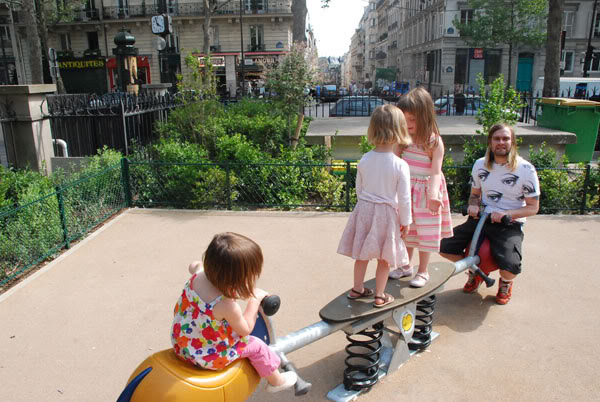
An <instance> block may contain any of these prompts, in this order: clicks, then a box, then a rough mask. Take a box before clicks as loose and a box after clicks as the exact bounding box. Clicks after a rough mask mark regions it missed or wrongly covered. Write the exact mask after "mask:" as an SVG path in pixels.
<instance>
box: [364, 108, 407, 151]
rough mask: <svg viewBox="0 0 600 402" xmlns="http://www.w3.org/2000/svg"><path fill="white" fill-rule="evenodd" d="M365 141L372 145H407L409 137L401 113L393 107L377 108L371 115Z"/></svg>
mask: <svg viewBox="0 0 600 402" xmlns="http://www.w3.org/2000/svg"><path fill="white" fill-rule="evenodd" d="M367 139H368V140H369V143H371V144H373V145H386V144H400V145H401V146H406V145H409V144H410V143H411V140H410V135H409V134H408V129H407V128H406V119H405V118H404V114H403V113H402V111H401V110H400V109H398V108H397V107H396V106H394V105H381V106H377V108H376V109H375V110H374V111H373V114H372V115H371V121H370V122H369V129H368V130H367Z"/></svg>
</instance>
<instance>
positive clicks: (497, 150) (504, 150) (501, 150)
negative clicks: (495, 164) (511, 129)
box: [492, 147, 510, 156]
mask: <svg viewBox="0 0 600 402" xmlns="http://www.w3.org/2000/svg"><path fill="white" fill-rule="evenodd" d="M492 152H493V154H494V156H508V154H509V153H510V147H508V148H498V147H496V148H495V149H494V150H493V151H492Z"/></svg>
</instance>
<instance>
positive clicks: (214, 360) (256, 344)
mask: <svg viewBox="0 0 600 402" xmlns="http://www.w3.org/2000/svg"><path fill="white" fill-rule="evenodd" d="M262 264H263V256H262V251H261V249H260V247H259V245H258V244H256V243H255V242H254V241H252V240H250V239H249V238H247V237H245V236H242V235H239V234H236V233H231V232H227V233H220V234H217V235H215V237H214V238H213V240H212V241H211V243H210V244H209V246H208V248H207V249H206V252H205V253H204V261H203V265H204V269H203V270H202V269H201V266H202V263H201V262H200V261H195V262H193V263H191V264H190V267H189V270H190V274H192V277H191V279H190V280H189V281H188V282H187V283H186V284H185V287H184V288H183V293H182V294H181V297H180V298H179V300H178V301H177V304H176V305H175V311H174V314H175V317H174V319H173V326H172V330H171V342H172V344H173V349H174V350H175V354H176V355H177V356H178V357H179V358H181V359H183V360H186V361H188V362H190V363H192V364H194V365H196V366H198V367H201V368H204V369H209V370H221V369H223V368H225V367H227V366H228V365H229V364H231V363H233V362H234V361H236V360H237V359H240V358H248V359H249V360H250V363H251V364H252V366H253V367H254V368H255V369H256V371H257V372H258V374H259V375H260V376H261V377H264V378H266V380H267V382H268V385H267V391H269V392H278V391H282V390H284V389H286V388H290V387H292V386H293V385H294V384H295V383H296V379H297V376H296V373H294V372H291V371H290V372H284V373H280V372H279V370H278V368H279V364H280V363H281V361H280V359H279V357H278V356H277V354H275V353H274V352H273V351H272V350H271V349H270V348H269V347H268V346H267V345H266V344H265V343H264V342H263V341H262V340H261V339H259V338H256V337H254V336H252V335H250V333H251V332H252V330H253V328H254V324H255V323H256V318H257V314H258V308H259V306H260V302H261V300H262V299H263V298H264V297H265V296H266V295H267V293H266V292H265V291H264V290H261V289H258V288H255V287H254V284H255V283H256V280H257V279H258V277H259V276H260V273H261V270H262ZM236 299H245V300H247V306H246V309H245V311H242V309H241V307H240V306H239V305H238V304H237V302H236Z"/></svg>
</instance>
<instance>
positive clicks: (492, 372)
mask: <svg viewBox="0 0 600 402" xmlns="http://www.w3.org/2000/svg"><path fill="white" fill-rule="evenodd" d="M347 216H348V214H347V213H312V212H310V213H309V212H305V213H302V212H270V213H269V212H267V213H260V212H256V213H251V212H246V213H244V212H206V211H178V210H173V211H166V210H140V209H132V210H129V211H126V212H124V213H123V214H122V215H120V216H119V217H117V218H116V219H114V220H112V221H111V222H109V223H108V224H107V225H105V226H104V227H103V228H102V229H100V230H99V231H97V232H95V233H94V234H93V235H92V236H90V237H88V238H87V239H86V240H84V241H82V242H80V243H79V244H77V245H75V246H74V247H73V248H72V249H71V250H70V251H68V252H67V253H65V254H64V255H63V256H61V257H60V258H59V259H57V260H55V261H54V262H53V263H51V264H49V265H48V266H46V267H44V268H43V269H42V270H41V271H40V272H39V273H38V274H34V275H32V276H30V277H29V278H28V279H26V280H25V281H24V282H22V283H21V284H19V285H17V286H16V287H15V288H13V289H12V290H10V291H8V292H7V293H5V294H4V295H0V322H2V326H1V328H0V376H2V387H0V400H1V401H10V402H19V401H44V402H53V401H61V402H64V401H78V402H83V401H93V402H97V401H111V402H112V401H115V399H116V398H117V396H118V395H119V393H120V392H121V390H122V389H123V387H124V386H125V384H126V382H127V379H128V377H129V375H130V374H131V372H132V371H133V370H134V369H135V368H136V367H137V365H138V364H139V363H141V362H142V360H143V359H144V358H145V357H147V356H148V355H149V354H152V353H154V352H157V351H159V350H162V349H166V348H169V347H170V339H169V330H170V324H171V318H172V311H173V306H174V303H175V302H176V300H177V298H178V296H179V294H180V292H181V288H182V286H183V284H184V282H185V281H186V280H187V279H188V272H187V265H188V263H189V262H190V261H192V260H193V259H198V258H200V257H201V255H202V252H203V251H204V248H205V247H206V245H207V244H208V242H209V240H210V239H211V238H212V236H213V235H214V234H215V233H217V232H221V231H227V230H229V231H235V232H239V233H243V234H245V235H248V236H249V237H251V238H253V239H255V240H256V241H257V242H258V243H259V244H260V245H261V247H262V249H263V253H264V255H265V266H264V270H263V276H262V277H261V279H260V281H259V286H260V287H262V288H264V289H267V290H269V291H271V292H273V293H277V294H279V295H280V296H281V299H282V305H281V309H280V311H279V313H278V314H277V315H275V316H274V323H275V326H276V328H275V329H276V331H277V335H278V336H280V337H281V336H283V335H285V334H287V333H289V332H291V331H295V330H298V329H300V328H303V327H305V326H307V325H310V324H313V323H315V322H318V321H319V316H318V311H319V309H320V308H321V307H323V306H324V305H325V304H326V303H327V302H329V301H330V300H331V299H332V298H333V297H335V296H337V295H338V294H339V293H341V292H342V291H344V290H346V289H348V288H349V287H350V285H351V282H352V261H351V260H350V259H349V258H347V257H343V256H340V255H338V254H336V253H335V250H336V247H337V242H338V240H339V237H340V235H341V233H342V230H343V228H344V226H345V224H346V220H347ZM453 218H454V220H455V221H454V223H455V224H457V223H460V222H462V220H463V219H464V218H463V217H461V216H457V215H454V216H453ZM525 232H526V238H525V245H524V263H525V266H524V272H523V274H522V275H521V276H520V277H519V278H518V279H517V280H516V284H515V287H514V293H513V300H512V301H511V302H510V303H509V304H508V305H506V306H498V305H496V304H495V303H494V295H495V292H496V287H494V288H491V289H483V288H482V289H480V290H479V293H476V294H471V295H465V294H463V293H462V291H461V288H462V285H463V283H464V281H465V278H466V276H465V275H463V274H460V275H458V276H457V277H453V278H451V279H450V280H449V281H448V282H447V283H446V286H445V289H444V290H442V291H441V293H440V294H439V296H438V301H437V305H436V310H435V316H434V317H435V319H434V331H436V332H438V333H440V336H439V338H437V339H436V340H435V341H434V342H433V344H432V345H431V346H430V348H429V349H428V350H427V351H425V352H424V353H421V354H418V355H416V356H413V357H412V358H411V359H410V360H409V361H408V362H407V363H406V364H405V365H404V366H403V367H401V368H400V369H399V370H398V371H397V372H395V373H393V374H391V375H389V376H387V377H385V378H384V379H383V380H382V381H381V383H379V384H377V385H376V386H375V387H374V388H373V389H372V390H371V392H369V393H367V394H364V395H363V396H360V397H359V398H358V401H373V402H381V401H397V400H408V401H416V400H423V401H432V400H444V401H479V400H482V399H486V400H492V401H514V400H523V401H532V400H538V401H552V400H556V401H561V400H573V401H586V400H590V401H591V400H595V399H596V398H597V395H598V381H597V368H598V361H599V360H600V346H599V344H598V342H597V334H598V333H600V321H599V320H597V319H595V317H596V316H597V314H595V313H594V312H593V311H594V309H595V308H596V306H597V305H599V304H600V292H598V285H599V284H600V263H599V262H598V256H597V252H596V250H597V245H598V241H599V240H600V239H599V237H598V233H600V216H586V217H579V216H536V217H533V218H530V219H529V220H528V223H527V224H526V227H525ZM433 260H434V261H440V260H441V259H440V258H439V256H437V255H436V256H433ZM374 272H375V267H374V265H373V263H371V265H370V267H369V271H368V276H369V277H373V276H374ZM345 346H346V340H345V337H344V335H343V333H340V332H338V333H335V334H333V335H331V336H329V337H326V338H324V339H321V340H319V341H317V342H315V343H313V344H311V345H308V346H306V347H304V348H302V349H300V350H298V351H296V352H293V353H291V354H290V355H288V357H289V358H290V360H291V361H293V362H294V363H295V364H296V366H297V367H298V369H299V372H300V374H301V375H302V377H304V378H305V379H306V380H307V381H310V382H312V383H313V388H312V391H311V392H310V393H309V394H308V395H307V396H304V397H302V399H297V398H295V397H294V396H293V395H292V394H291V393H280V394H276V395H270V394H266V393H265V392H264V391H260V390H259V391H257V392H256V393H255V394H254V395H253V396H252V397H251V398H250V400H251V401H255V402H258V401H260V402H263V401H264V402H271V401H272V402H275V401H290V402H291V401H323V400H325V395H326V393H327V392H328V391H329V390H330V389H331V388H333V387H334V386H336V385H337V384H339V383H340V382H341V380H342V371H343V369H344V363H343V360H344V358H345V353H344V347H345Z"/></svg>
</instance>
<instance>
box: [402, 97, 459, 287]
mask: <svg viewBox="0 0 600 402" xmlns="http://www.w3.org/2000/svg"><path fill="white" fill-rule="evenodd" d="M397 106H398V107H399V108H400V109H401V110H402V112H403V113H404V116H405V118H406V123H407V125H408V133H409V134H410V136H411V139H412V144H411V145H408V146H404V147H402V146H396V148H395V150H394V152H395V153H396V154H397V155H398V156H400V157H401V158H402V159H404V160H405V161H406V163H408V166H409V168H410V184H411V197H412V221H413V223H412V224H411V226H410V228H409V230H408V234H407V235H406V238H405V239H404V243H405V244H406V248H407V251H408V256H409V259H412V255H413V251H414V249H415V248H418V249H419V269H418V271H417V274H416V275H415V277H414V278H413V279H412V280H411V281H410V284H411V286H414V287H423V286H425V284H426V283H427V281H428V280H429V273H428V272H427V266H428V264H429V258H430V256H431V253H432V252H433V253H438V252H439V251H440V241H441V239H442V238H446V237H452V235H453V232H452V218H451V216H450V202H449V200H448V190H447V189H446V179H445V178H444V175H443V173H442V160H443V159H444V143H443V142H442V137H441V136H440V130H439V128H438V126H437V123H436V121H435V109H434V106H433V100H432V99H431V96H430V95H429V92H427V91H426V90H425V89H424V88H421V87H418V88H415V89H413V90H411V91H410V92H409V93H408V94H407V95H405V96H403V97H402V98H400V100H399V101H398V105H397ZM412 274H413V269H412V267H411V265H410V261H409V264H407V265H404V266H402V267H399V268H397V269H395V270H393V271H391V272H390V278H392V279H399V278H402V277H406V276H412Z"/></svg>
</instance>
